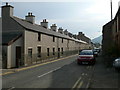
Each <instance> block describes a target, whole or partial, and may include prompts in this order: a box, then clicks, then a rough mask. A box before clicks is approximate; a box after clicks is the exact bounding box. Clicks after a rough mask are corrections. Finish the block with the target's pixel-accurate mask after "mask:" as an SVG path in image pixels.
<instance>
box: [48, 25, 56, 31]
mask: <svg viewBox="0 0 120 90" xmlns="http://www.w3.org/2000/svg"><path fill="white" fill-rule="evenodd" d="M50 27H51V30H52V31H55V32H56V31H57V26H56V24H52V26H50Z"/></svg>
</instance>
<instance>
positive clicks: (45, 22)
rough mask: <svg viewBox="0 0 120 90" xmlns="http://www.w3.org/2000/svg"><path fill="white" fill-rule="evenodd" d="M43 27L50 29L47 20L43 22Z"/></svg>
mask: <svg viewBox="0 0 120 90" xmlns="http://www.w3.org/2000/svg"><path fill="white" fill-rule="evenodd" d="M41 26H42V27H44V28H46V29H48V22H47V20H46V19H43V21H42V22H41Z"/></svg>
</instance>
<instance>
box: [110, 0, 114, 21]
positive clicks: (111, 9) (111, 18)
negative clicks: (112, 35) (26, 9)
mask: <svg viewBox="0 0 120 90" xmlns="http://www.w3.org/2000/svg"><path fill="white" fill-rule="evenodd" d="M110 7H111V20H112V18H113V17H112V16H113V15H112V0H110Z"/></svg>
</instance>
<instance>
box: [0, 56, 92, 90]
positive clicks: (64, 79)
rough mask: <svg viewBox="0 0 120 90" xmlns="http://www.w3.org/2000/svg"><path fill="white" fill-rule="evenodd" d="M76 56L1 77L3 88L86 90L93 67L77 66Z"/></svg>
mask: <svg viewBox="0 0 120 90" xmlns="http://www.w3.org/2000/svg"><path fill="white" fill-rule="evenodd" d="M76 58H77V56H73V57H70V58H67V59H63V60H60V61H56V62H53V63H49V64H45V65H42V66H39V67H35V68H31V69H27V70H23V71H19V72H16V73H12V74H9V75H4V76H3V78H2V79H3V85H2V86H3V88H11V89H14V88H86V87H87V86H88V80H89V78H90V75H91V74H92V72H91V71H93V67H94V66H89V65H81V66H79V65H77V63H76V60H75V59H76Z"/></svg>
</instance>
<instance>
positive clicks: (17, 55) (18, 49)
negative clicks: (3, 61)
mask: <svg viewBox="0 0 120 90" xmlns="http://www.w3.org/2000/svg"><path fill="white" fill-rule="evenodd" d="M20 62H21V47H20V46H16V67H17V68H18V67H19V66H20Z"/></svg>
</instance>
